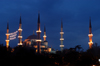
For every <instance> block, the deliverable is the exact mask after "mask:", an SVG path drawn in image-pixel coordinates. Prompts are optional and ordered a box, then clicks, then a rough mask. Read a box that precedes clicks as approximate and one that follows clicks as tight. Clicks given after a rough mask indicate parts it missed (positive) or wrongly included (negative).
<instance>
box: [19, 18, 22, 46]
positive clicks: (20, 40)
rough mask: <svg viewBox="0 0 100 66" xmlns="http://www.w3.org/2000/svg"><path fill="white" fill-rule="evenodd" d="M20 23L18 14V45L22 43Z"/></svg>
mask: <svg viewBox="0 0 100 66" xmlns="http://www.w3.org/2000/svg"><path fill="white" fill-rule="evenodd" d="M21 25H22V23H21V16H20V22H19V29H18V31H19V35H18V39H19V42H18V45H22V29H21Z"/></svg>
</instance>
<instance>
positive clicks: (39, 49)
mask: <svg viewBox="0 0 100 66" xmlns="http://www.w3.org/2000/svg"><path fill="white" fill-rule="evenodd" d="M37 28H38V29H37V31H36V33H37V40H36V42H37V52H38V53H41V39H40V34H41V30H40V13H38V27H37Z"/></svg>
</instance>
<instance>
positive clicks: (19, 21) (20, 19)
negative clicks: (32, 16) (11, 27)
mask: <svg viewBox="0 0 100 66" xmlns="http://www.w3.org/2000/svg"><path fill="white" fill-rule="evenodd" d="M19 24H22V22H21V15H20V21H19Z"/></svg>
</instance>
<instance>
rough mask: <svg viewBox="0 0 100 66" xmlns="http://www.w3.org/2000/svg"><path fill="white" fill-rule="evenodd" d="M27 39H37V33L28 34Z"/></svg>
mask: <svg viewBox="0 0 100 66" xmlns="http://www.w3.org/2000/svg"><path fill="white" fill-rule="evenodd" d="M27 39H37V35H30V36H29V37H27Z"/></svg>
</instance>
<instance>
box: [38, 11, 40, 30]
mask: <svg viewBox="0 0 100 66" xmlns="http://www.w3.org/2000/svg"><path fill="white" fill-rule="evenodd" d="M38 30H40V11H39V12H38Z"/></svg>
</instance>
